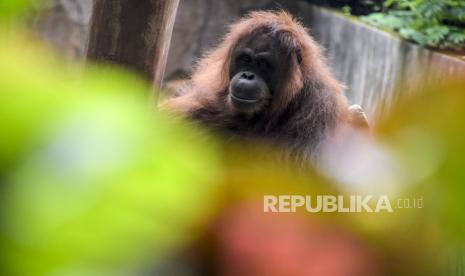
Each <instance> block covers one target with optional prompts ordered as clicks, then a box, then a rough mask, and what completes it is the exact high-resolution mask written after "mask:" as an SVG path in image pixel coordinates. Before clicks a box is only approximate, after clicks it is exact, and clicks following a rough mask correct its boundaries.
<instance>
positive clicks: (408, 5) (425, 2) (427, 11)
mask: <svg viewBox="0 0 465 276" xmlns="http://www.w3.org/2000/svg"><path fill="white" fill-rule="evenodd" d="M362 20H363V21H365V22H368V23H370V24H373V25H375V26H378V27H381V28H386V29H388V30H392V31H395V32H398V33H399V34H400V35H401V36H402V37H403V38H406V39H408V40H412V41H414V42H416V43H418V44H420V45H422V46H428V47H437V48H440V49H454V50H463V49H465V1H463V0H387V1H386V2H385V3H384V12H379V13H373V14H370V15H368V16H365V17H363V18H362Z"/></svg>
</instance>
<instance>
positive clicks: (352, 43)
mask: <svg viewBox="0 0 465 276" xmlns="http://www.w3.org/2000/svg"><path fill="white" fill-rule="evenodd" d="M291 11H292V12H293V13H294V14H295V15H296V16H298V17H299V18H300V19H301V20H302V22H303V23H304V24H305V25H307V26H308V27H310V29H311V30H310V33H311V34H312V35H313V36H314V37H315V39H316V40H317V41H318V42H319V43H320V44H321V45H322V46H323V47H324V48H325V49H326V55H327V56H328V61H329V63H330V64H331V67H332V69H333V72H334V74H335V75H336V77H337V78H338V79H339V80H341V81H342V82H344V83H345V84H346V85H347V95H348V96H349V99H350V100H351V101H352V102H353V103H357V104H360V105H361V106H362V107H364V109H365V110H366V111H367V113H368V115H369V118H370V120H372V121H374V120H376V119H377V118H379V117H380V116H382V115H384V114H386V113H387V112H388V111H389V109H390V107H391V105H392V104H393V103H395V102H396V100H397V99H398V98H399V96H400V93H402V95H408V94H411V93H413V92H417V91H421V90H422V88H423V87H425V86H427V85H428V84H431V83H437V82H441V81H444V80H447V76H451V75H460V76H463V77H464V78H465V62H464V61H463V60H459V59H458V58H453V57H451V56H448V55H444V54H441V53H438V52H434V51H430V50H427V49H423V48H420V47H418V46H416V45H414V44H411V43H408V42H406V41H404V40H402V39H400V38H399V37H397V36H395V35H392V34H390V33H387V32H384V31H381V30H379V29H376V28H373V27H370V26H367V25H366V24H364V23H361V22H359V21H358V20H355V19H351V20H349V19H348V18H347V17H345V16H342V15H339V14H336V13H334V12H331V11H328V10H325V9H320V8H316V7H313V6H311V5H309V4H306V3H299V4H298V5H297V6H296V7H294V8H292V9H291ZM464 93H465V87H464Z"/></svg>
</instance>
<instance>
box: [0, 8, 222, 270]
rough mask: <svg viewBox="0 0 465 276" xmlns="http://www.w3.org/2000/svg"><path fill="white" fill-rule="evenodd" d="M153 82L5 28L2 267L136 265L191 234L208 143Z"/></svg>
mask: <svg viewBox="0 0 465 276" xmlns="http://www.w3.org/2000/svg"><path fill="white" fill-rule="evenodd" d="M10 2H11V1H10ZM2 3H3V2H2ZM11 3H13V2H11ZM11 5H12V4H11ZM148 92H149V89H148V87H146V86H145V84H144V83H143V82H141V81H139V80H137V79H136V78H135V77H132V76H131V75H129V74H127V73H122V72H117V71H114V70H108V69H105V68H94V69H92V68H90V69H88V70H85V71H81V70H77V69H73V68H71V69H69V68H68V69H67V67H66V66H64V65H63V64H61V63H60V62H59V61H57V60H56V59H55V58H54V57H52V56H51V55H50V54H49V53H48V52H47V51H46V50H44V49H43V48H42V47H41V46H40V45H37V44H35V43H34V42H31V41H29V40H28V39H25V38H24V37H21V36H20V35H17V36H11V35H6V34H4V33H3V32H2V31H1V30H0V125H1V126H2V127H1V139H0V175H1V179H0V181H1V182H0V184H1V186H0V197H1V199H0V210H1V211H0V216H1V217H0V218H1V221H0V243H1V246H2V253H1V266H0V267H1V269H0V270H1V271H0V274H1V275H18V276H27V275H34V276H37V275H112V276H113V275H136V274H137V273H140V271H137V270H138V269H140V268H141V267H144V266H143V264H146V263H149V264H150V263H157V262H158V261H159V260H160V258H161V256H165V255H167V254H169V252H171V250H174V249H175V248H176V247H177V245H179V244H180V243H182V242H183V241H185V240H189V239H190V238H192V237H194V236H195V229H197V228H196V226H198V225H199V224H200V223H201V221H202V220H204V219H206V218H207V217H208V214H209V211H210V210H212V209H214V208H212V206H210V204H212V202H214V201H213V200H212V199H211V198H210V197H212V196H213V194H214V192H213V191H214V190H215V186H214V184H213V182H212V179H213V178H214V177H215V174H216V172H217V165H216V164H217V162H216V161H215V160H216V156H215V153H214V151H213V149H212V147H213V145H212V143H211V142H210V141H207V139H206V138H202V139H200V138H199V136H198V135H197V134H195V133H196V131H193V129H192V128H191V127H188V126H186V125H184V124H182V123H181V122H177V121H174V120H172V119H169V118H168V117H167V116H164V115H163V114H158V113H156V112H155V113H154V112H153V110H151V107H150V106H149V104H148V102H149V101H148Z"/></svg>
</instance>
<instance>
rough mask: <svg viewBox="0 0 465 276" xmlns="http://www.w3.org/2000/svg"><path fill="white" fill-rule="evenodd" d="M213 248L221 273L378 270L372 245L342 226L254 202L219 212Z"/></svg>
mask: <svg viewBox="0 0 465 276" xmlns="http://www.w3.org/2000/svg"><path fill="white" fill-rule="evenodd" d="M218 251H219V261H220V275H222V276H239V275H241V276H304V275H305V276H307V275H316V276H352V275H353V276H364V275H370V276H373V275H381V274H382V273H381V272H380V269H379V266H378V261H377V257H376V254H375V253H374V250H372V249H370V248H369V247H368V246H367V245H366V244H364V243H363V242H362V241H360V240H359V239H357V238H356V237H355V236H354V235H353V234H351V233H349V232H348V231H344V230H342V229H340V228H338V227H337V226H335V225H325V224H323V223H321V222H317V221H314V222H312V221H311V220H310V219H308V218H305V217H303V216H300V215H296V214H284V213H264V212H263V210H262V208H261V206H254V205H246V206H241V207H236V208H234V210H231V211H229V212H228V213H226V214H225V216H224V217H223V219H222V221H221V223H220V228H219V231H218Z"/></svg>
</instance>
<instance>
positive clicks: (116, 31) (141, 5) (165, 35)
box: [87, 0, 179, 87]
mask: <svg viewBox="0 0 465 276" xmlns="http://www.w3.org/2000/svg"><path fill="white" fill-rule="evenodd" d="M178 4H179V0H137V1H134V0H94V6H93V13H92V19H91V26H90V33H89V42H88V45H87V58H88V59H89V60H93V61H97V62H106V63H113V64H118V65H123V66H125V67H127V68H130V69H132V70H135V71H137V72H139V73H141V74H142V75H143V76H145V78H147V79H148V80H150V81H153V84H154V85H155V87H161V84H162V80H163V74H164V72H165V67H166V60H167V56H168V50H169V47H170V42H171V35H172V31H173V25H174V20H175V17H176V11H177V7H178Z"/></svg>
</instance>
